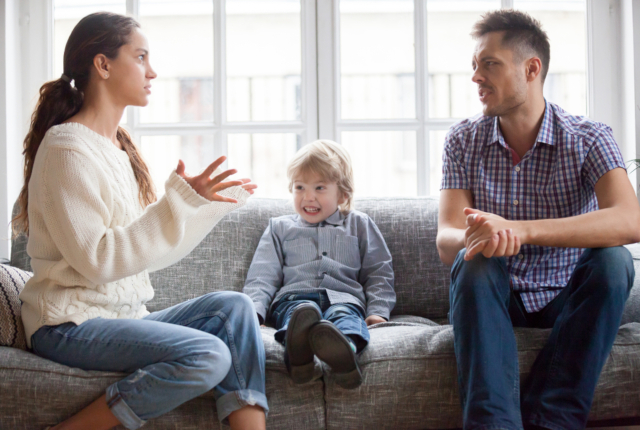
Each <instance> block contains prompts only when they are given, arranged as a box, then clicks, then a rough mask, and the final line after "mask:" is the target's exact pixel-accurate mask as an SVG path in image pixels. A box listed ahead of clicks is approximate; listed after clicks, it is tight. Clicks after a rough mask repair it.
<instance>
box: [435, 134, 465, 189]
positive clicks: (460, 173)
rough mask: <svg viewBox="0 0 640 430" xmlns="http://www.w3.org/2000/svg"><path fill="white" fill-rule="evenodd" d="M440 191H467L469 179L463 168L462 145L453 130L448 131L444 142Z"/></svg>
mask: <svg viewBox="0 0 640 430" xmlns="http://www.w3.org/2000/svg"><path fill="white" fill-rule="evenodd" d="M440 189H441V190H444V189H461V190H468V189H469V179H468V178H467V171H466V169H465V167H464V154H463V151H462V145H461V143H460V138H459V137H458V135H457V134H456V133H455V131H454V129H451V130H449V132H448V133H447V136H446V137H445V140H444V150H443V151H442V182H441V183H440Z"/></svg>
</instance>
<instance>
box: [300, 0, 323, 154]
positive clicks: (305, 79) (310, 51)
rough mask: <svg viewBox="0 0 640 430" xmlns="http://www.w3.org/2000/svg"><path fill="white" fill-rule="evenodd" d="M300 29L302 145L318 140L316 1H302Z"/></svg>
mask: <svg viewBox="0 0 640 430" xmlns="http://www.w3.org/2000/svg"><path fill="white" fill-rule="evenodd" d="M300 15H301V16H300V21H301V22H300V24H301V25H300V29H301V37H302V43H301V44H300V46H301V49H302V53H301V54H302V55H301V58H302V79H301V80H302V94H301V97H300V104H301V119H302V122H303V125H304V126H305V127H304V131H303V132H302V144H303V145H304V144H306V143H308V142H311V141H313V140H316V139H318V137H319V136H318V69H317V58H318V57H317V55H316V52H317V45H316V43H317V42H316V40H317V39H316V34H317V33H316V0H301V10H300Z"/></svg>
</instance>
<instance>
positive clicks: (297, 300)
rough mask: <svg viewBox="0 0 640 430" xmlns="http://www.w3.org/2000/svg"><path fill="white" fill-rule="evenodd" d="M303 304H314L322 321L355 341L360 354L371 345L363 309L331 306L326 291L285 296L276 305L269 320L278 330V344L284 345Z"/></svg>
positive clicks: (339, 305)
mask: <svg viewBox="0 0 640 430" xmlns="http://www.w3.org/2000/svg"><path fill="white" fill-rule="evenodd" d="M301 303H312V304H314V305H315V306H316V307H317V308H318V310H319V311H320V314H321V315H322V319H324V320H327V321H329V322H332V323H333V324H334V325H335V326H336V327H337V328H338V330H340V331H341V332H342V334H344V335H345V336H347V337H349V338H351V340H353V342H354V343H355V345H356V348H357V350H358V352H360V351H362V350H363V349H364V348H365V347H366V346H367V344H368V343H369V330H368V329H367V324H366V323H365V322H364V320H365V316H364V312H363V311H362V309H360V307H358V306H355V305H352V304H351V303H340V304H336V305H331V302H329V297H327V293H325V292H324V291H319V292H317V293H298V294H288V295H284V296H282V298H280V300H278V302H277V303H275V304H274V306H273V310H272V312H271V315H270V316H269V318H270V320H271V323H272V324H273V325H274V326H275V328H276V330H278V331H277V332H276V334H275V338H276V340H277V341H278V342H280V343H284V335H285V333H286V332H287V326H288V324H289V319H291V314H292V313H293V311H294V310H295V308H296V307H297V306H298V305H299V304H301Z"/></svg>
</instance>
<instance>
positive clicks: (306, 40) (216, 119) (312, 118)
mask: <svg viewBox="0 0 640 430" xmlns="http://www.w3.org/2000/svg"><path fill="white" fill-rule="evenodd" d="M48 1H49V2H50V3H51V5H53V0H48ZM139 4H140V2H139V0H126V5H127V14H129V15H131V16H133V17H134V18H136V19H137V18H138V16H139ZM300 21H301V22H300V31H301V38H302V39H301V49H302V55H301V65H300V67H301V79H300V81H301V118H300V120H298V121H251V122H240V121H232V122H229V121H227V118H226V100H227V99H226V94H227V88H226V87H227V86H226V1H224V0H213V38H214V53H213V55H214V64H213V103H214V104H213V121H203V122H198V123H171V124H158V123H156V124H153V123H141V122H140V108H133V109H128V112H127V124H126V125H125V127H126V128H127V129H128V130H129V131H130V132H131V134H132V137H133V139H134V141H135V142H140V141H141V138H142V136H166V135H179V136H181V135H211V136H213V142H214V148H213V149H214V154H216V156H221V155H228V147H227V136H228V135H229V134H232V133H249V134H252V133H294V134H296V135H300V137H301V139H300V140H301V141H302V142H308V141H311V140H314V139H317V135H318V131H317V109H316V106H317V101H316V95H317V92H316V88H317V82H316V81H317V78H316V67H317V66H316V55H315V52H316V36H315V35H316V28H315V26H316V17H315V0H302V1H301V2H300ZM225 165H226V162H225Z"/></svg>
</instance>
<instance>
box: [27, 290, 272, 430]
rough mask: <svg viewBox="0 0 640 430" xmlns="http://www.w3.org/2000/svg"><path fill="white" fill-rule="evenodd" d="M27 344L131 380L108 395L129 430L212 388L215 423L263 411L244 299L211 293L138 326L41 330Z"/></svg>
mask: <svg viewBox="0 0 640 430" xmlns="http://www.w3.org/2000/svg"><path fill="white" fill-rule="evenodd" d="M31 342H32V347H33V350H34V352H35V353H36V354H38V355H39V356H41V357H44V358H47V359H49V360H52V361H55V362H57V363H61V364H64V365H67V366H71V367H79V368H81V369H84V370H102V371H115V372H126V373H130V375H129V376H127V377H126V378H124V379H122V380H120V381H118V382H116V383H115V384H113V385H111V386H110V387H108V388H107V404H108V405H109V408H111V412H113V414H114V415H115V416H116V418H118V420H119V421H120V422H121V423H122V424H123V425H124V426H125V427H126V428H128V429H136V428H138V427H140V426H142V425H143V424H144V423H145V422H146V421H147V420H148V419H151V418H155V417H157V416H160V415H162V414H164V413H165V412H168V411H170V410H172V409H174V408H176V407H177V406H179V405H181V404H182V403H184V402H186V401H188V400H190V399H193V398H195V397H197V396H199V395H201V394H203V393H205V392H207V391H209V390H211V389H214V395H215V398H216V407H217V410H218V418H219V419H220V421H223V422H228V420H227V417H228V416H229V414H231V413H232V412H234V411H236V410H238V409H240V408H242V407H244V406H247V405H258V406H260V407H262V408H263V409H264V410H265V413H266V412H267V411H268V406H267V398H266V396H265V369H264V366H265V352H264V344H263V342H262V336H261V334H260V328H259V325H258V318H257V316H256V313H255V309H254V307H253V303H252V302H251V299H249V297H247V296H246V295H244V294H240V293H235V292H217V293H209V294H206V295H204V296H202V297H198V298H195V299H192V300H189V301H186V302H184V303H181V304H178V305H176V306H173V307H170V308H168V309H165V310H163V311H160V312H154V313H152V314H149V315H148V316H146V317H145V318H143V319H139V320H132V319H103V318H95V319H90V320H88V321H85V322H84V323H82V324H80V325H78V326H77V325H75V324H73V323H65V324H60V325H58V326H44V327H41V328H40V329H39V330H38V331H37V332H36V333H34V335H33V336H32V337H31ZM212 406H213V405H212Z"/></svg>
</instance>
